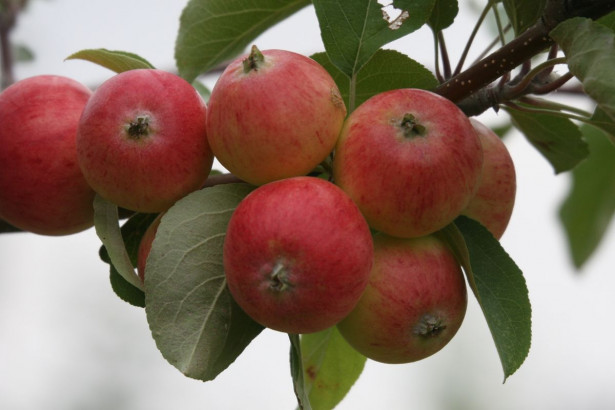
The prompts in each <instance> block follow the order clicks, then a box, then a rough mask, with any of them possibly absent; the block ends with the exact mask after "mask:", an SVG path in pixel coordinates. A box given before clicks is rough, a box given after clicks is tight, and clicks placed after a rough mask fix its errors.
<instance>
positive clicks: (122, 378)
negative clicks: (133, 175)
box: [0, 0, 615, 410]
mask: <svg viewBox="0 0 615 410" xmlns="http://www.w3.org/2000/svg"><path fill="white" fill-rule="evenodd" d="M185 3H186V2H185V1H172V2H171V1H163V0H147V1H146V0H133V1H118V0H107V1H104V2H103V1H89V2H84V1H79V0H32V1H30V3H29V6H28V7H27V9H26V10H25V11H24V12H23V13H22V14H21V15H20V16H19V20H18V22H17V26H16V28H15V30H14V31H13V33H12V39H13V41H14V43H16V44H18V45H23V46H25V47H27V49H29V50H30V51H31V53H32V55H33V59H32V60H31V61H28V62H21V63H18V64H17V65H16V66H15V76H16V79H22V78H25V77H29V76H33V75H38V74H50V73H51V74H59V75H65V76H68V77H72V78H74V79H76V80H79V81H81V82H83V83H85V84H86V85H88V86H90V87H92V88H94V87H95V86H96V85H98V84H100V83H101V82H102V81H104V80H106V79H107V78H110V77H111V76H112V75H113V73H112V72H111V71H109V70H106V69H104V68H101V67H98V66H96V65H94V64H92V63H88V62H84V61H76V60H73V61H64V59H65V58H66V57H67V56H68V55H70V54H72V53H74V52H76V51H78V50H81V49H86V48H107V49H111V50H124V51H129V52H132V53H136V54H139V55H141V56H142V57H144V58H146V59H148V60H149V61H150V62H151V63H153V64H154V65H155V66H156V67H158V68H162V69H167V70H174V69H175V64H174V58H173V49H174V42H175V36H176V34H177V30H178V27H179V16H180V14H181V10H182V9H183V7H184V6H185ZM460 3H461V4H460V7H461V11H460V14H459V16H458V17H457V20H456V22H455V24H454V25H453V27H452V28H451V29H449V30H448V31H447V32H445V36H446V39H447V41H448V47H449V52H450V54H451V56H452V59H453V61H456V59H457V58H458V57H459V55H460V54H461V50H462V48H463V47H464V45H465V39H466V38H467V36H468V35H469V33H470V31H471V30H472V28H473V24H474V23H473V22H474V21H475V16H476V13H477V11H476V9H475V7H477V6H475V2H460ZM476 3H479V2H476ZM480 4H481V5H480V7H482V2H481V3H480ZM491 34H493V33H491ZM491 34H490V33H489V31H488V30H482V32H481V33H480V34H479V36H478V38H477V40H476V44H477V46H476V51H475V52H474V54H472V53H471V54H470V55H471V56H472V55H477V54H478V53H479V52H480V51H482V48H483V46H484V45H485V44H487V43H489V42H490V41H491V40H492V38H493V37H492V35H491ZM255 43H256V44H257V45H258V46H259V47H260V48H261V49H266V48H282V49H288V50H292V51H296V52H299V53H303V54H308V55H309V54H312V53H314V52H317V51H322V50H323V46H322V42H321V40H320V32H319V28H318V23H317V20H316V16H315V13H314V10H313V8H311V7H308V8H306V9H304V10H302V11H300V12H299V13H298V14H296V15H295V16H293V17H292V18H291V19H289V20H287V21H285V22H283V23H282V24H280V25H279V26H277V27H275V28H273V29H271V30H269V31H268V32H266V33H265V34H263V35H262V36H261V37H259V38H258V39H257V40H256V41H255ZM386 48H395V49H398V50H399V51H402V52H404V53H406V54H408V55H409V56H411V57H412V58H414V59H416V60H418V61H419V62H421V63H423V64H425V65H426V66H427V67H429V68H433V47H432V34H431V32H430V31H429V30H428V29H426V28H424V29H421V30H420V31H419V32H417V33H415V34H413V35H410V36H408V37H406V38H404V39H401V40H398V41H396V42H395V43H392V44H390V45H388V46H387V47H386ZM471 60H472V58H470V59H469V61H471ZM203 81H204V82H205V83H206V84H207V85H209V86H212V85H213V84H214V83H215V78H207V77H205V78H203ZM480 119H481V120H482V121H483V122H484V123H486V124H487V125H490V126H495V125H499V124H503V123H505V122H507V118H506V114H505V113H500V114H496V113H494V112H488V113H485V114H483V115H482V116H481V117H480ZM0 126H1V124H0ZM506 143H507V145H508V147H509V149H510V152H511V154H512V156H513V160H514V161H515V165H516V169H517V178H518V193H517V202H516V208H515V211H514V213H513V216H512V220H511V222H510V226H509V228H508V231H507V233H506V234H505V235H504V237H503V238H502V241H501V243H502V245H503V247H504V248H505V249H506V250H507V251H508V253H509V254H510V255H511V257H512V258H513V259H514V260H515V261H516V262H517V264H518V265H519V267H520V268H521V269H522V270H523V272H524V274H525V278H526V281H527V286H528V288H529V294H530V301H531V303H532V310H533V325H532V330H533V339H532V348H531V350H530V353H529V356H528V358H527V359H526V361H525V363H524V364H523V366H522V367H521V368H520V369H519V370H518V371H517V372H516V373H515V374H514V375H512V376H511V377H510V378H509V379H508V380H506V382H505V383H503V372H502V368H501V365H500V363H499V359H498V355H497V352H496V349H495V346H494V344H493V342H492V339H491V335H490V333H489V329H488V327H487V324H486V322H485V320H484V318H483V316H482V313H481V311H480V308H479V307H478V305H477V303H476V302H475V300H474V299H473V298H472V297H470V301H469V308H468V312H467V315H466V319H465V322H464V324H463V325H462V327H461V329H460V331H459V333H458V334H457V336H456V337H455V338H454V339H453V341H452V342H451V343H450V344H449V345H448V346H446V347H445V348H444V349H443V350H442V351H441V352H439V353H438V354H436V355H434V356H432V357H430V358H428V359H425V360H423V361H421V362H418V363H413V364H406V365H384V364H379V363H376V362H372V361H368V362H367V364H366V367H365V371H364V373H363V374H362V376H361V377H360V379H359V380H358V382H357V383H356V384H355V386H354V387H353V388H352V390H351V391H350V393H349V394H348V396H347V397H346V399H344V401H343V402H342V403H341V404H340V405H339V406H338V408H339V409H343V410H350V409H353V410H357V409H358V410H362V409H377V408H382V409H388V410H401V409H421V410H430V409H434V410H436V409H491V410H499V409H558V410H561V409H612V408H615V389H613V381H614V380H615V352H614V349H613V339H614V338H615V330H614V328H613V327H612V323H613V314H614V313H615V297H614V296H615V272H614V270H615V269H614V268H613V266H614V265H615V253H614V252H613V250H614V248H613V245H612V244H613V243H614V242H615V229H614V228H613V226H611V227H610V229H609V231H608V232H607V236H606V237H605V239H604V240H603V242H602V246H601V248H600V249H599V250H598V251H597V252H596V254H595V255H594V256H593V257H592V259H591V260H590V261H589V262H588V263H587V264H586V265H585V267H584V268H583V269H582V270H581V271H576V270H575V269H574V268H573V265H572V263H571V261H570V257H569V255H568V249H567V244H566V241H565V239H564V236H563V229H562V227H561V225H560V223H559V220H558V218H557V211H558V208H559V206H560V204H561V201H562V200H563V198H564V197H565V195H566V193H567V192H568V190H569V187H570V185H569V183H570V177H569V175H558V176H556V175H555V174H554V173H553V170H552V168H551V166H550V165H549V164H548V163H547V161H546V160H544V159H543V158H542V157H541V156H540V155H539V154H538V153H537V152H536V151H535V150H534V149H533V148H532V147H531V146H530V145H529V143H528V142H527V141H526V140H525V138H524V137H523V136H522V135H520V134H518V133H515V132H512V133H510V134H509V135H508V136H507V137H506ZM99 246H100V241H99V240H98V238H97V236H96V234H95V232H94V230H93V229H90V230H88V231H85V232H83V233H80V234H76V235H72V236H68V237H62V238H52V237H43V236H36V235H33V234H27V233H16V234H2V235H0V409H2V410H34V409H46V410H72V409H75V410H77V409H80V410H83V409H85V410H97V409H100V410H103V409H105V410H107V409H115V410H121V409H129V410H141V409H143V410H145V409H148V410H158V409H221V410H224V409H229V410H231V409H246V408H256V409H276V410H277V409H294V408H295V406H296V402H295V398H294V394H293V388H292V381H291V378H290V369H289V362H288V352H289V343H288V338H287V336H286V335H285V334H282V333H279V332H275V331H271V330H266V331H264V332H263V333H262V334H261V335H260V336H258V337H257V338H256V339H255V340H254V341H253V342H252V344H251V345H250V346H248V348H247V349H246V351H245V352H244V354H242V355H241V356H240V357H239V358H238V359H237V361H236V362H235V363H234V364H233V365H231V366H230V367H229V368H228V369H227V370H226V371H225V372H224V373H222V374H221V375H220V376H219V377H218V378H217V379H216V380H214V381H211V382H207V383H203V382H200V381H195V380H191V379H188V378H186V377H184V376H183V375H182V374H181V373H180V372H179V371H177V370H176V369H175V368H174V367H172V366H171V365H169V364H168V363H167V362H166V361H165V360H164V358H163V357H162V356H161V355H160V353H159V352H158V350H157V349H156V346H155V343H154V341H153V339H152V337H151V334H150V331H149V328H148V325H147V321H146V318H145V312H144V311H143V310H142V309H139V308H135V307H132V306H130V305H128V304H126V303H124V302H122V301H121V300H120V299H118V298H117V297H116V296H115V294H114V293H113V291H112V290H111V287H110V284H109V272H108V266H107V265H106V264H104V263H103V262H101V261H100V260H99V259H98V249H99Z"/></svg>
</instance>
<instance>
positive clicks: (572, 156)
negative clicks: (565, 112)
mask: <svg viewBox="0 0 615 410" xmlns="http://www.w3.org/2000/svg"><path fill="white" fill-rule="evenodd" d="M506 111H507V112H508V113H509V114H510V116H511V119H512V122H513V124H514V125H515V127H517V128H518V129H519V130H520V131H521V132H522V133H523V134H524V135H525V136H526V138H527V139H528V140H529V142H530V143H531V144H532V145H533V146H534V147H535V148H536V149H537V150H538V151H539V152H540V153H541V154H542V155H543V156H544V157H545V158H546V159H547V160H548V161H549V162H550V163H551V166H553V169H554V170H555V173H560V172H564V171H569V170H571V169H573V168H574V167H575V166H577V164H578V163H579V162H581V161H582V160H583V159H585V158H586V157H587V156H588V155H589V150H588V148H587V143H586V142H585V141H583V138H582V137H583V136H582V134H581V131H580V130H579V127H578V126H577V125H575V124H574V123H573V122H572V121H571V120H569V119H567V118H562V117H557V116H554V115H549V114H542V113H530V112H525V111H519V110H515V109H509V108H506Z"/></svg>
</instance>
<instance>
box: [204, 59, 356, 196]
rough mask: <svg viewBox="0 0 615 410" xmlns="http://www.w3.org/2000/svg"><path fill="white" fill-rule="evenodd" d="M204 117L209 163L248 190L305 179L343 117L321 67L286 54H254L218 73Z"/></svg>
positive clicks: (326, 151)
mask: <svg viewBox="0 0 615 410" xmlns="http://www.w3.org/2000/svg"><path fill="white" fill-rule="evenodd" d="M208 109H209V115H208V119H207V137H208V139H209V143H210V145H211V148H212V150H213V152H214V154H215V155H216V158H218V160H219V161H220V163H221V164H222V165H223V166H224V167H225V168H226V169H228V170H229V171H230V172H231V173H233V174H235V175H236V176H238V177H239V178H241V179H243V180H244V181H247V182H249V183H251V184H255V185H261V184H264V183H267V182H271V181H274V180H277V179H282V178H288V177H293V176H299V175H305V174H307V173H309V172H310V171H311V170H312V169H314V168H315V167H316V166H317V165H318V164H320V163H321V162H322V161H323V160H325V159H326V158H327V156H328V155H329V154H330V153H331V150H332V149H333V147H334V146H335V141H336V140H337V137H338V135H339V132H340V129H341V128H342V123H343V122H344V118H345V116H346V107H345V105H344V102H343V100H342V98H341V96H340V92H339V90H338V88H337V86H336V85H335V82H334V81H333V79H332V78H331V76H330V75H329V73H328V72H327V71H326V70H325V69H324V68H322V66H320V65H319V64H318V63H316V62H315V61H314V60H312V59H310V58H308V57H305V56H303V55H300V54H296V53H293V52H290V51H284V50H265V51H263V52H262V53H261V52H260V51H259V50H258V49H257V48H256V47H253V48H252V52H251V54H250V55H249V56H248V57H241V58H238V59H236V60H235V61H233V62H232V63H231V64H230V65H229V66H228V67H227V68H226V69H225V70H224V72H223V73H222V75H221V76H220V78H219V79H218V81H217V82H216V84H215V86H214V88H213V90H212V92H211V98H210V99H209V103H208Z"/></svg>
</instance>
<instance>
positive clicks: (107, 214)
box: [94, 195, 143, 290]
mask: <svg viewBox="0 0 615 410" xmlns="http://www.w3.org/2000/svg"><path fill="white" fill-rule="evenodd" d="M94 228H95V230H96V234H97V235H98V237H99V238H100V240H101V242H102V243H103V246H104V247H105V249H106V252H107V256H108V258H109V260H110V261H111V263H112V264H113V267H114V268H115V270H116V271H117V273H118V274H119V275H120V276H121V277H122V278H123V279H124V280H125V281H126V282H128V283H129V284H130V285H132V286H133V287H136V288H137V289H139V290H142V289H143V285H142V283H141V280H140V279H139V277H138V276H137V274H136V273H135V269H134V266H133V264H132V261H131V260H130V256H129V255H128V252H127V251H126V246H125V244H124V239H123V237H122V232H121V230H120V226H119V216H118V210H117V206H116V205H115V204H113V203H111V202H109V201H107V200H106V199H104V198H102V197H101V196H100V195H96V196H95V197H94Z"/></svg>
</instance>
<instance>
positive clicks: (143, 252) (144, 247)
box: [137, 212, 164, 282]
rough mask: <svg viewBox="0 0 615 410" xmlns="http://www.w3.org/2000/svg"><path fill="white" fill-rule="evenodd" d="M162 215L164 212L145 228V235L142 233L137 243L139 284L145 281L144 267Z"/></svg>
mask: <svg viewBox="0 0 615 410" xmlns="http://www.w3.org/2000/svg"><path fill="white" fill-rule="evenodd" d="M163 215H164V212H162V213H160V214H158V216H157V217H156V218H155V219H154V220H153V221H152V223H151V224H150V225H149V226H148V227H147V229H146V230H145V233H143V236H142V237H141V241H140V242H139V249H138V250H137V274H138V276H139V279H141V282H143V281H145V266H146V262H147V257H148V256H149V253H150V251H151V250H152V243H154V239H155V238H156V233H157V232H158V227H159V226H160V220H161V219H162V216H163Z"/></svg>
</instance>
